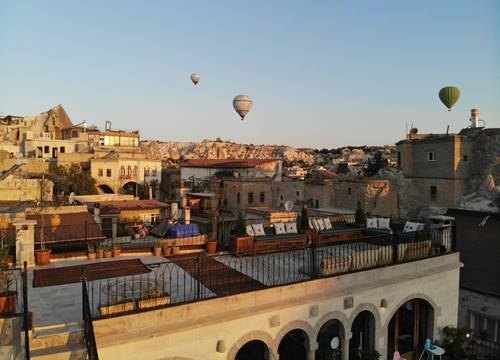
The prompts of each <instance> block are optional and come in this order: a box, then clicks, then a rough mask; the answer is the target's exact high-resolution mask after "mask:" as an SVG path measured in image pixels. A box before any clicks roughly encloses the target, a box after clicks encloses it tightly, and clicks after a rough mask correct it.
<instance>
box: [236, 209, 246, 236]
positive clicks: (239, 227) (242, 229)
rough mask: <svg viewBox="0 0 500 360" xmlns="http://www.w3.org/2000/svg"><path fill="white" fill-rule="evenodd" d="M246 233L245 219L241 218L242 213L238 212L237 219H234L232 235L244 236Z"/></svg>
mask: <svg viewBox="0 0 500 360" xmlns="http://www.w3.org/2000/svg"><path fill="white" fill-rule="evenodd" d="M246 233H247V230H246V226H245V218H244V217H243V212H242V211H241V210H240V211H238V218H237V219H236V226H235V228H234V235H236V236H245V235H246Z"/></svg>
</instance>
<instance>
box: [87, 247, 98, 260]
mask: <svg viewBox="0 0 500 360" xmlns="http://www.w3.org/2000/svg"><path fill="white" fill-rule="evenodd" d="M87 250H88V253H87V257H88V258H89V260H95V259H96V258H97V254H96V252H95V247H94V244H92V243H87Z"/></svg>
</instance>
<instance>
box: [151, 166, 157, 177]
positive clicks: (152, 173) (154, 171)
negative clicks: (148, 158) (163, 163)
mask: <svg viewBox="0 0 500 360" xmlns="http://www.w3.org/2000/svg"><path fill="white" fill-rule="evenodd" d="M156 174H157V170H156V168H154V169H153V170H152V171H151V176H154V177H156V176H157V175H156Z"/></svg>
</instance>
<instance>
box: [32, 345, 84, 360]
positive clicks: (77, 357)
mask: <svg viewBox="0 0 500 360" xmlns="http://www.w3.org/2000/svg"><path fill="white" fill-rule="evenodd" d="M30 358H31V359H34V360H35V359H36V360H84V359H86V358H87V354H86V350H85V347H84V346H83V345H82V344H70V345H61V346H53V347H49V348H44V349H34V350H30Z"/></svg>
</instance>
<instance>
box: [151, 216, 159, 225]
mask: <svg viewBox="0 0 500 360" xmlns="http://www.w3.org/2000/svg"><path fill="white" fill-rule="evenodd" d="M149 218H150V221H151V224H156V223H157V222H158V221H159V220H160V214H151V215H150V217H149Z"/></svg>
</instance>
